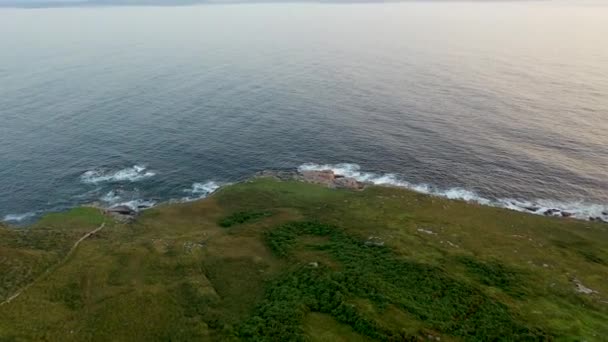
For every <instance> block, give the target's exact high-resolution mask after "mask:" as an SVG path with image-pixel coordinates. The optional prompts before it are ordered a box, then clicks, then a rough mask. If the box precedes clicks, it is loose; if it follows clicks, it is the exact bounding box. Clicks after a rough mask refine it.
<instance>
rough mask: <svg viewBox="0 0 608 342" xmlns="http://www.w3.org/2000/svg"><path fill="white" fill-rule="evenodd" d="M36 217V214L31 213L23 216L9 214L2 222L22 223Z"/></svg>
mask: <svg viewBox="0 0 608 342" xmlns="http://www.w3.org/2000/svg"><path fill="white" fill-rule="evenodd" d="M34 216H36V213H35V212H29V213H23V214H8V215H6V216H4V218H3V219H2V221H5V222H21V221H23V220H27V219H29V218H32V217H34Z"/></svg>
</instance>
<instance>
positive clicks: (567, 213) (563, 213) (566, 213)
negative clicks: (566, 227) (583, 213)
mask: <svg viewBox="0 0 608 342" xmlns="http://www.w3.org/2000/svg"><path fill="white" fill-rule="evenodd" d="M572 215H574V214H573V213H570V212H567V211H562V217H571V216H572Z"/></svg>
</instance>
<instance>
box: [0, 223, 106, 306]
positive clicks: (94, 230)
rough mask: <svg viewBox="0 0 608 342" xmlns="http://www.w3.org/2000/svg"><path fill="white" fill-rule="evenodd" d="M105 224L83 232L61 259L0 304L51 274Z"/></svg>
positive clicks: (7, 301)
mask: <svg viewBox="0 0 608 342" xmlns="http://www.w3.org/2000/svg"><path fill="white" fill-rule="evenodd" d="M105 225H106V223H105V221H104V222H103V223H102V224H101V225H100V226H99V227H97V228H95V229H93V230H91V231H90V232H88V233H86V234H84V235H83V236H82V237H81V238H80V239H78V241H76V242H74V245H72V248H70V250H69V251H68V253H67V254H66V255H65V257H63V259H61V261H59V262H58V263H57V264H55V265H53V266H51V267H49V268H48V269H47V270H46V271H44V272H43V273H42V274H41V275H40V276H39V277H38V278H36V279H35V280H34V281H32V282H31V283H29V284H27V285H25V286H24V287H22V288H21V289H20V290H19V291H17V292H16V293H15V294H13V295H12V296H10V297H8V298H7V299H6V300H5V301H3V302H2V303H0V306H3V305H4V304H8V303H10V302H11V301H13V300H14V299H15V298H17V297H19V295H21V294H22V293H23V292H25V291H26V290H27V289H29V288H30V287H31V286H32V285H34V284H35V283H37V282H38V281H39V280H41V279H42V278H44V277H46V276H48V275H49V274H51V271H52V270H54V269H57V268H58V267H59V266H61V265H63V264H64V263H65V262H66V261H67V260H68V259H69V258H70V257H71V256H72V254H74V251H76V248H78V246H79V245H80V243H81V242H83V241H84V240H86V239H88V238H89V237H91V235H94V234H95V233H97V232H99V231H100V230H102V229H103V227H105Z"/></svg>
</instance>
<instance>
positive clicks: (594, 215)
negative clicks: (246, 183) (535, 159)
mask: <svg viewBox="0 0 608 342" xmlns="http://www.w3.org/2000/svg"><path fill="white" fill-rule="evenodd" d="M322 170H332V171H333V172H334V173H335V174H336V175H341V176H344V177H351V178H354V179H356V180H358V181H360V182H365V183H371V184H376V185H389V186H396V187H401V188H407V189H410V190H414V191H417V192H420V193H424V194H429V195H433V196H439V197H445V198H449V199H456V200H463V201H467V202H474V203H479V204H482V205H489V206H494V207H500V208H507V209H511V210H516V211H521V212H527V213H532V214H537V215H545V216H560V217H573V218H577V219H582V220H597V221H604V222H608V206H607V205H601V204H596V203H586V202H584V201H573V202H565V201H555V200H548V199H536V200H521V199H514V198H486V197H483V196H481V195H479V194H478V193H476V192H474V191H471V190H467V189H463V188H458V187H456V188H449V189H440V188H438V187H436V186H433V185H429V184H414V183H410V182H408V181H406V180H404V179H403V177H402V176H400V175H397V174H394V173H375V172H365V171H361V167H360V166H359V165H357V164H352V163H340V164H315V163H306V164H302V165H300V166H299V167H298V171H300V172H301V171H322Z"/></svg>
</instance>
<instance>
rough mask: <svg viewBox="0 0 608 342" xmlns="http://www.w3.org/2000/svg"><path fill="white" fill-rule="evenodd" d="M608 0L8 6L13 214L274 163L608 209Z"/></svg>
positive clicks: (177, 190)
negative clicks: (26, 7) (32, 7)
mask: <svg viewBox="0 0 608 342" xmlns="http://www.w3.org/2000/svg"><path fill="white" fill-rule="evenodd" d="M606 18H608V3H606V2H601V1H584V0H583V1H542V2H533V1H530V2H528V1H518V2H435V1H431V2H424V1H413V2H404V3H340V4H337V3H267V4H226V5H220V4H213V5H212V4H209V5H199V6H181V7H170V6H165V7H152V6H149V7H145V6H139V7H137V6H134V7H128V6H116V7H87V8H82V7H72V8H69V7H67V8H39V9H9V8H3V9H0V219H2V220H4V221H7V222H9V223H12V224H17V225H19V224H22V225H25V224H27V223H30V222H32V221H33V220H36V219H37V218H38V217H39V216H40V215H42V214H44V213H46V212H52V211H62V210H66V209H68V208H71V207H74V206H77V205H81V204H84V203H90V202H95V201H97V202H101V203H102V204H104V205H107V206H112V205H117V204H120V203H127V204H129V205H132V206H134V207H142V208H143V207H149V206H152V205H154V204H156V203H160V202H164V201H169V200H177V201H180V200H192V199H197V198H202V197H204V196H207V195H208V194H209V193H211V192H213V191H214V190H215V189H217V187H218V186H221V185H223V184H229V183H232V182H236V181H239V180H242V179H245V178H247V177H250V176H251V175H253V174H255V173H256V172H257V171H261V170H265V169H298V168H300V169H323V168H331V169H334V170H335V171H336V172H338V173H341V174H345V175H349V176H353V177H356V178H358V179H360V180H365V181H370V182H373V183H376V184H392V185H397V186H403V187H407V188H410V189H414V190H416V191H421V192H425V193H431V194H434V195H438V196H445V197H449V198H456V199H465V200H469V201H474V202H478V203H482V204H487V205H495V206H501V207H507V208H511V209H515V210H522V211H534V212H536V213H537V214H542V213H544V212H545V211H546V210H547V209H552V208H557V209H562V210H564V211H567V212H569V213H571V214H573V215H574V216H576V217H578V218H581V219H588V218H589V217H600V218H603V219H604V220H607V221H608V44H607V43H606V42H607V40H606V39H607V38H606V37H608V20H606Z"/></svg>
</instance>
